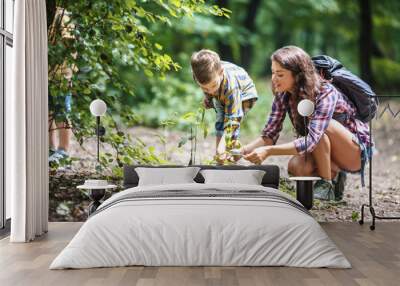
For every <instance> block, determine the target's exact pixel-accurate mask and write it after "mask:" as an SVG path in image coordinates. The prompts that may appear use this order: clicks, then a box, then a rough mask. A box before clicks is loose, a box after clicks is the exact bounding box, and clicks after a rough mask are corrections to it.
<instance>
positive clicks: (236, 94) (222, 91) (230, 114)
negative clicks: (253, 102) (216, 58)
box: [206, 61, 258, 140]
mask: <svg viewBox="0 0 400 286" xmlns="http://www.w3.org/2000/svg"><path fill="white" fill-rule="evenodd" d="M221 63H222V67H223V68H224V78H223V80H222V83H221V86H220V88H219V91H218V94H217V95H215V96H213V95H209V94H206V96H207V97H208V99H210V98H212V102H213V105H214V109H215V111H216V113H217V119H216V122H215V131H216V135H217V136H219V137H222V135H223V134H224V130H225V129H227V128H228V127H231V132H232V133H231V139H233V140H236V139H237V138H238V137H239V134H240V121H241V120H242V118H243V116H244V112H243V108H242V102H243V101H245V100H249V99H257V98H258V95H257V91H256V88H255V85H254V83H253V81H252V79H251V78H250V76H249V75H248V74H247V72H246V71H245V70H244V69H243V68H241V67H239V66H237V65H234V64H232V63H229V62H225V61H221Z"/></svg>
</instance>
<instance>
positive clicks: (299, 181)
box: [289, 177, 321, 210]
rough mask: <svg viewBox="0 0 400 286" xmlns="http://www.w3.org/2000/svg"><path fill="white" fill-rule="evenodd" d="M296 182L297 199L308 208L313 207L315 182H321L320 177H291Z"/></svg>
mask: <svg viewBox="0 0 400 286" xmlns="http://www.w3.org/2000/svg"><path fill="white" fill-rule="evenodd" d="M289 180H291V181H296V199H297V200H298V201H299V202H300V203H301V204H302V205H303V206H304V207H305V208H306V209H308V210H309V209H311V208H312V206H313V182H314V181H318V180H321V178H320V177H290V178H289Z"/></svg>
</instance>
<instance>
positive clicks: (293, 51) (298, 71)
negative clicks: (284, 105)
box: [271, 46, 321, 135]
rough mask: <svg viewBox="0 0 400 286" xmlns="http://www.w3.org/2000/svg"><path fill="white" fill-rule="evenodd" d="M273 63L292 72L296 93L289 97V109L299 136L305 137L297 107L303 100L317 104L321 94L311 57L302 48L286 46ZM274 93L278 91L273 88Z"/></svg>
mask: <svg viewBox="0 0 400 286" xmlns="http://www.w3.org/2000/svg"><path fill="white" fill-rule="evenodd" d="M271 61H275V62H277V63H279V64H280V65H281V66H282V67H283V68H284V69H287V70H290V71H291V72H292V75H293V77H294V79H295V86H294V92H293V93H290V95H289V101H288V104H289V108H290V109H291V110H292V112H293V118H292V123H293V125H294V128H295V131H296V133H297V135H305V126H304V121H303V118H302V116H301V115H300V114H299V113H298V112H297V105H298V103H299V102H300V100H302V99H305V98H307V99H309V100H311V101H312V102H314V103H315V98H316V96H317V94H318V93H319V90H320V86H321V80H320V78H319V76H318V74H317V72H316V70H315V67H314V65H313V62H312V60H311V57H310V56H309V55H308V54H307V53H306V52H305V51H304V50H302V49H301V48H299V47H296V46H286V47H283V48H280V49H279V50H276V51H275V52H274V53H273V54H272V56H271ZM272 92H273V93H274V94H276V91H275V90H274V88H273V87H272Z"/></svg>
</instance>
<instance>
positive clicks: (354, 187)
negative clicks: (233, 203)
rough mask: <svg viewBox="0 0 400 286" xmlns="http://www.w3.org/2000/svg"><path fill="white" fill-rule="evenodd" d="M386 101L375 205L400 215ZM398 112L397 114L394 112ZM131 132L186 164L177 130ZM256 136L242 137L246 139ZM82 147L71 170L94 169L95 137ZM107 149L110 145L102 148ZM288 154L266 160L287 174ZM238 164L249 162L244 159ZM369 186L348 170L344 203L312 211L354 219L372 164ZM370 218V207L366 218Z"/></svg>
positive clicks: (398, 137)
mask: <svg viewBox="0 0 400 286" xmlns="http://www.w3.org/2000/svg"><path fill="white" fill-rule="evenodd" d="M385 106H386V104H385V103H383V104H382V103H381V107H380V111H379V112H378V117H377V118H376V119H374V121H373V136H374V141H375V146H376V149H377V150H376V151H375V155H374V157H373V162H372V174H373V176H372V186H373V205H374V207H375V211H376V213H377V214H379V215H385V216H400V148H399V142H400V113H399V116H397V117H394V116H393V115H390V114H389V112H386V113H385V114H384V115H381V112H382V111H383V109H384V108H385ZM390 106H391V109H392V111H393V112H394V113H396V112H397V111H398V110H400V104H398V103H396V104H393V103H390ZM394 115H396V114H394ZM129 132H130V133H131V134H132V136H133V137H134V138H140V139H141V140H142V141H143V142H145V143H146V144H147V145H148V146H155V147H156V151H157V152H158V153H160V152H164V153H165V154H166V158H167V159H168V160H169V161H171V162H173V163H176V164H187V163H188V162H189V158H190V143H187V144H186V145H184V146H183V147H182V148H178V147H177V145H178V142H179V141H180V139H181V137H182V136H183V134H182V133H181V132H176V131H173V132H172V131H163V130H158V129H149V128H144V127H137V128H133V129H130V130H129ZM159 135H162V136H164V137H165V138H166V142H167V143H166V144H162V143H161V142H160V140H159ZM252 139H254V138H242V141H243V143H246V141H249V140H252ZM292 139H293V135H292V134H290V133H286V134H281V137H280V139H279V142H278V143H282V142H289V141H290V140H292ZM214 140H215V139H214V137H213V136H208V138H206V139H205V140H199V142H198V146H197V156H196V164H200V163H205V162H206V161H207V160H210V159H211V158H212V156H213V153H214V148H215V147H214V144H215V143H214ZM83 146H84V149H82V148H81V147H80V146H79V145H78V144H77V142H75V141H74V142H73V144H72V148H71V155H72V156H74V157H78V158H80V160H79V161H77V162H74V163H73V165H72V167H71V169H69V170H67V172H68V173H79V172H82V171H88V170H90V169H93V168H94V167H93V163H94V161H95V146H96V145H95V141H94V140H89V141H88V142H86V143H85V144H84V145H83ZM105 150H108V148H107V146H103V147H102V151H105ZM289 158H290V157H289V156H279V157H271V158H268V159H267V160H266V161H265V163H267V164H276V165H278V166H279V167H280V169H281V176H282V177H288V174H287V170H286V169H287V162H288V160H289ZM238 163H239V164H248V163H247V162H245V161H244V160H241V161H239V162H238ZM365 175H366V177H365V179H366V186H365V187H364V188H362V187H361V179H360V175H357V174H348V177H347V178H348V179H347V184H346V189H345V195H344V201H343V202H341V203H321V202H318V201H317V202H316V203H315V205H314V208H313V209H312V213H313V215H314V216H315V217H316V219H317V220H318V221H352V220H353V221H354V220H358V218H359V211H360V208H361V205H362V204H364V203H368V198H369V196H368V192H369V165H368V166H367V168H366V170H365ZM369 219H370V215H369V211H367V216H366V220H369Z"/></svg>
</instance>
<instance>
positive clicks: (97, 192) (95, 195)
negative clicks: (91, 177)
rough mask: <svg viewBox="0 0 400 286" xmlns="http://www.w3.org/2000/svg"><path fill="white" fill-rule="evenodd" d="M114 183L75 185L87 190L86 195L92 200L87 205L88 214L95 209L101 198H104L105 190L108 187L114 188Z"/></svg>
mask: <svg viewBox="0 0 400 286" xmlns="http://www.w3.org/2000/svg"><path fill="white" fill-rule="evenodd" d="M116 187H117V186H116V185H106V186H91V185H80V186H77V188H78V189H83V190H88V196H89V198H90V199H91V200H92V202H91V203H90V205H89V216H90V215H91V214H92V213H94V212H95V211H96V209H97V208H98V207H99V205H101V202H100V201H101V200H102V199H103V198H104V196H105V194H106V191H107V190H109V189H115V188H116Z"/></svg>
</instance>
